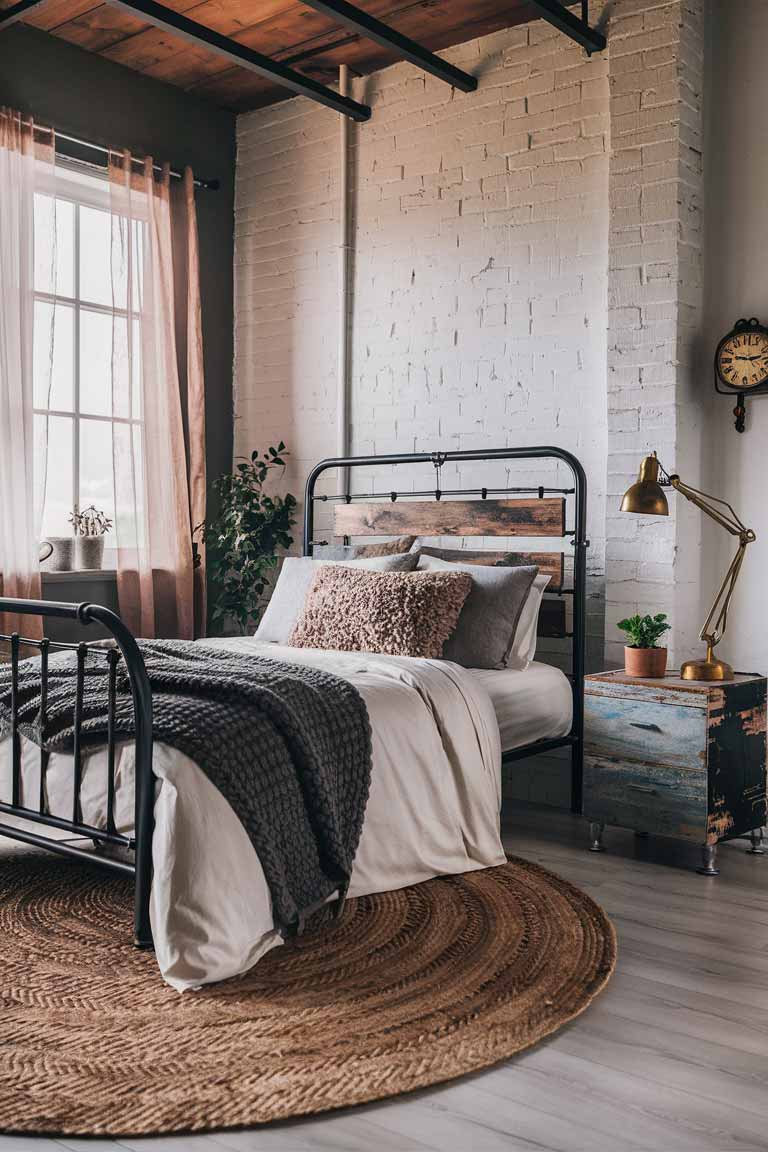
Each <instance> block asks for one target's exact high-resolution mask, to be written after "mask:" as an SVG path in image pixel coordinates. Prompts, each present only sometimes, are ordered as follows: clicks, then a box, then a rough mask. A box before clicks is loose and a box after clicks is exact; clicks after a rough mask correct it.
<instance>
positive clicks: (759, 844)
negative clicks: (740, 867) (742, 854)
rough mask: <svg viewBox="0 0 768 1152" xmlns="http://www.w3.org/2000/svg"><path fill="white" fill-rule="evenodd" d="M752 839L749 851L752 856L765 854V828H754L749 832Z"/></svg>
mask: <svg viewBox="0 0 768 1152" xmlns="http://www.w3.org/2000/svg"><path fill="white" fill-rule="evenodd" d="M749 838H750V840H751V841H752V843H751V845H750V847H749V848H747V852H748V853H749V855H750V856H765V848H764V847H763V830H762V828H753V829H752V831H751V832H750V834H749Z"/></svg>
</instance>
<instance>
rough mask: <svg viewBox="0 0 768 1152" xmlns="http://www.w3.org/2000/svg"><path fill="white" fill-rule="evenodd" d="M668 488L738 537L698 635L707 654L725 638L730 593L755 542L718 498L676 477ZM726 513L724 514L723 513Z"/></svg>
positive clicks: (724, 503) (752, 534) (731, 509)
mask: <svg viewBox="0 0 768 1152" xmlns="http://www.w3.org/2000/svg"><path fill="white" fill-rule="evenodd" d="M669 483H670V485H671V486H672V487H673V488H674V489H675V491H676V492H679V493H680V495H681V496H684V497H685V498H686V500H689V501H690V503H691V504H695V505H696V507H697V508H700V509H701V511H702V512H703V513H704V514H705V515H706V516H709V518H710V519H711V520H714V521H715V523H716V524H719V525H720V527H721V528H725V530H726V532H730V534H731V535H732V536H738V538H739V547H738V548H737V550H736V555H735V556H734V558H733V560H732V562H731V565H730V567H729V568H728V571H727V572H726V574H725V577H724V579H723V582H722V584H721V585H720V589H719V591H718V593H717V596H716V597H715V601H714V603H713V605H712V607H711V609H710V611H709V615H708V616H707V619H706V620H705V621H704V625H703V627H702V629H701V631H700V632H699V639H700V640H703V641H704V643H705V644H706V645H707V650H708V652H711V651H712V649H713V648H714V647H715V645H716V644H719V643H720V641H721V640H722V638H723V636H724V635H725V630H726V628H727V626H728V609H729V607H730V604H731V599H732V598H733V592H734V589H735V587H736V581H737V580H738V578H739V573H740V572H741V565H742V563H743V562H744V554H745V553H746V551H747V545H749V544H752V543H753V541H754V540H755V539H756V536H755V533H754V532H753V531H752V529H751V528H747V526H746V525H745V524H744V523H743V522H742V521H741V519H740V518H739V517H738V516H737V515H736V513H735V512H734V510H733V508H732V507H731V505H730V504H729V503H728V502H727V501H725V500H721V499H720V498H719V497H717V496H710V495H709V493H707V492H702V491H700V489H698V488H693V487H691V485H690V484H685V483H684V482H683V481H682V480H681V479H680V477H679V476H670V477H669ZM722 509H726V511H722Z"/></svg>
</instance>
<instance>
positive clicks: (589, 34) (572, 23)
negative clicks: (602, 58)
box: [528, 0, 607, 56]
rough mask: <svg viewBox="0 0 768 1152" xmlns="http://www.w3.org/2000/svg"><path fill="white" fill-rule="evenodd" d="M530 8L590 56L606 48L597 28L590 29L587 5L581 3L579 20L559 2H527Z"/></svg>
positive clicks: (540, 0)
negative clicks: (579, 45)
mask: <svg viewBox="0 0 768 1152" xmlns="http://www.w3.org/2000/svg"><path fill="white" fill-rule="evenodd" d="M528 3H529V4H530V6H531V7H532V8H536V9H537V10H538V12H539V15H540V16H541V17H542V19H544V20H548V21H549V23H550V24H553V25H554V26H555V28H559V30H560V31H561V32H564V33H565V35H566V36H570V38H571V40H575V41H576V43H577V44H581V46H582V48H586V50H587V52H589V54H590V56H591V55H592V53H593V52H602V51H603V49H604V48H605V47H606V44H607V40H606V39H605V36H603V34H602V32H598V30H597V28H590V26H589V21H588V19H587V14H588V11H589V9H588V5H587V4H586V3H584V2H582V6H581V9H582V13H583V16H582V17H581V18H579V17H578V16H574V14H573V12H571V11H569V9H568V8H566V6H565V4H561V3H560V2H559V0H528Z"/></svg>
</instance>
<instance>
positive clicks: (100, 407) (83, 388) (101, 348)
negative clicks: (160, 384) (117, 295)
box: [80, 308, 130, 417]
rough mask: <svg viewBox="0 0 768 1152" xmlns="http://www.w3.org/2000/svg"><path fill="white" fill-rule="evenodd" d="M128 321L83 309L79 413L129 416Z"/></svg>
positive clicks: (122, 317)
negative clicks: (113, 410)
mask: <svg viewBox="0 0 768 1152" xmlns="http://www.w3.org/2000/svg"><path fill="white" fill-rule="evenodd" d="M128 368H129V365H128V321H127V319H126V317H125V316H114V315H110V316H108V315H106V314H105V313H103V312H91V311H89V310H88V309H86V308H83V309H82V310H81V312H80V411H81V412H87V413H89V414H91V415H93V416H111V415H112V398H113V396H114V399H115V405H114V407H115V412H114V414H115V416H126V417H127V416H128V414H129V408H130V405H129V400H128V379H129V376H128Z"/></svg>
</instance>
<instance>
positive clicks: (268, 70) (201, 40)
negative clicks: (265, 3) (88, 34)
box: [108, 0, 371, 120]
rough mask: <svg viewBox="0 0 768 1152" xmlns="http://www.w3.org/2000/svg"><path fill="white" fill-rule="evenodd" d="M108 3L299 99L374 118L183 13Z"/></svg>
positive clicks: (116, 0) (122, 0) (115, 0)
mask: <svg viewBox="0 0 768 1152" xmlns="http://www.w3.org/2000/svg"><path fill="white" fill-rule="evenodd" d="M108 3H109V4H111V5H112V6H113V7H114V8H123V9H124V10H125V11H126V12H130V13H131V15H133V16H135V15H136V14H137V13H138V14H139V15H141V16H144V17H145V18H146V19H147V20H148V21H149V23H150V24H155V25H156V26H157V27H158V28H165V29H166V31H167V32H171V33H173V35H174V36H181V37H182V38H183V39H185V40H190V41H191V42H192V43H193V44H197V45H201V46H202V47H203V48H207V49H208V50H209V51H211V52H215V53H216V55H217V56H223V57H224V59H225V60H229V61H231V63H233V64H237V65H238V67H240V68H246V69H248V71H250V72H255V73H256V74H257V75H258V76H264V77H266V78H267V79H268V80H272V81H273V82H274V83H275V84H280V85H281V86H282V87H283V88H288V89H290V91H291V92H295V93H296V94H297V95H298V96H308V97H309V99H310V100H315V101H316V102H317V103H318V104H324V105H325V106H326V108H333V109H334V111H336V112H342V113H343V114H344V115H345V116H351V117H352V119H353V120H368V119H369V118H370V115H371V110H370V108H369V107H368V105H367V104H358V102H357V101H356V100H352V99H350V97H349V96H342V95H340V94H339V93H338V92H334V90H333V89H332V88H326V86H325V85H324V84H320V83H319V82H318V81H317V80H313V79H312V78H311V77H310V76H303V75H302V73H301V72H296V71H294V69H293V68H289V67H288V66H287V65H286V64H282V63H281V62H280V61H279V60H272V59H271V58H270V57H269V56H264V55H262V53H261V52H256V51H255V49H253V48H248V47H247V46H246V45H245V44H240V43H239V42H238V41H237V40H233V39H232V38H231V37H230V36H223V35H222V33H221V32H216V31H215V30H214V29H213V28H208V27H207V26H206V25H205V24H198V23H197V21H196V20H190V19H189V17H188V16H184V15H183V14H182V13H181V12H175V11H174V10H173V9H172V8H166V7H165V5H163V4H158V3H156V0H108Z"/></svg>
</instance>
